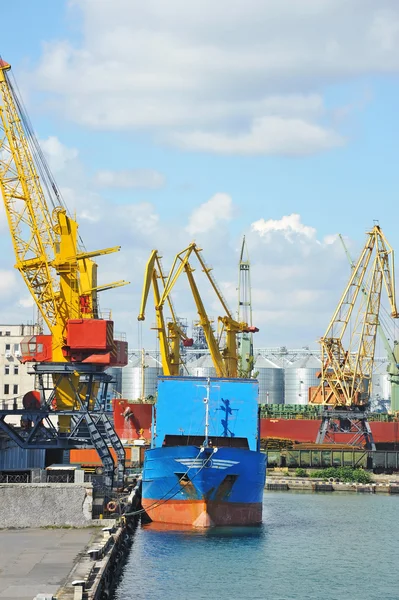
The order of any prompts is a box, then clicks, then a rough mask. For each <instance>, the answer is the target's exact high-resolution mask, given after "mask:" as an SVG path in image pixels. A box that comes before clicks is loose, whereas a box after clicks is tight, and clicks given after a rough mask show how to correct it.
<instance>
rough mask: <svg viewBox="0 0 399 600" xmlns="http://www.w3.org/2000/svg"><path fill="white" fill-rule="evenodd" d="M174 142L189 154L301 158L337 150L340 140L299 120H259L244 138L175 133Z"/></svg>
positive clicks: (198, 133) (330, 131)
mask: <svg viewBox="0 0 399 600" xmlns="http://www.w3.org/2000/svg"><path fill="white" fill-rule="evenodd" d="M173 139H174V141H175V142H176V143H177V144H178V145H179V146H181V147H183V148H187V149H189V150H200V151H205V152H216V153H219V154H280V155H286V156H302V155H308V154H313V153H315V152H320V151H321V150H328V149H329V148H334V147H335V146H341V145H342V144H343V143H344V138H343V137H342V136H340V135H338V134H337V133H335V132H334V131H332V130H329V129H324V128H323V127H320V126H318V125H315V124H313V123H309V122H306V121H304V120H301V119H288V118H282V117H263V118H262V119H257V120H255V121H254V123H253V125H252V127H251V130H250V131H249V132H248V133H244V134H238V135H237V134H236V135H234V134H228V135H225V134H221V133H204V132H201V131H196V132H191V133H179V134H176V135H175V136H173Z"/></svg>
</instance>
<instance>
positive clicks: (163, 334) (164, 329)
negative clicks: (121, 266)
mask: <svg viewBox="0 0 399 600" xmlns="http://www.w3.org/2000/svg"><path fill="white" fill-rule="evenodd" d="M159 280H161V282H162V289H163V291H164V289H165V281H166V277H165V275H164V273H163V268H162V262H161V256H160V255H159V253H158V251H157V250H153V251H152V252H151V255H150V258H149V259H148V262H147V265H146V269H145V275H144V286H143V293H142V298H141V306H140V314H139V316H138V320H139V321H144V319H145V309H146V305H147V300H148V294H149V291H150V287H151V285H152V289H153V293H154V303H155V315H156V330H157V332H158V339H159V347H160V352H161V361H162V368H163V372H164V375H172V376H178V375H180V366H181V358H180V345H181V344H183V345H185V346H192V345H193V340H192V339H191V338H189V337H187V335H186V334H185V332H184V331H183V329H182V327H181V326H180V324H179V322H178V319H177V317H176V313H175V309H174V306H173V302H172V298H171V295H170V294H169V293H168V294H167V295H165V294H161V291H160V288H159V284H158V282H159ZM165 302H167V304H168V306H169V311H170V313H171V321H169V322H168V323H167V325H166V323H165V317H164V305H165Z"/></svg>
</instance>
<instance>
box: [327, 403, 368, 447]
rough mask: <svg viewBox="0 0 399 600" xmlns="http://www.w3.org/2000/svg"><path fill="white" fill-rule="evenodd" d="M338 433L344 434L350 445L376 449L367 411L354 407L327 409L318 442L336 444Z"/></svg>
mask: <svg viewBox="0 0 399 600" xmlns="http://www.w3.org/2000/svg"><path fill="white" fill-rule="evenodd" d="M336 434H340V436H342V435H343V434H344V435H345V437H346V442H345V443H347V444H348V445H349V446H355V447H362V448H366V449H367V450H375V449H376V447H375V443H374V438H373V433H372V431H371V428H370V424H369V422H368V420H367V413H366V412H364V411H360V410H356V409H355V408H352V409H350V410H344V409H341V410H334V409H328V410H325V411H324V412H323V414H322V421H321V425H320V429H319V432H318V434H317V438H316V443H317V444H336V443H340V442H337V441H336V437H335V436H336Z"/></svg>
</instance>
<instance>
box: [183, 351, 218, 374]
mask: <svg viewBox="0 0 399 600" xmlns="http://www.w3.org/2000/svg"><path fill="white" fill-rule="evenodd" d="M187 371H188V374H189V375H190V376H191V377H216V369H215V367H214V365H213V361H212V358H211V356H210V354H204V356H200V357H199V358H198V359H197V360H193V361H191V362H189V363H187Z"/></svg>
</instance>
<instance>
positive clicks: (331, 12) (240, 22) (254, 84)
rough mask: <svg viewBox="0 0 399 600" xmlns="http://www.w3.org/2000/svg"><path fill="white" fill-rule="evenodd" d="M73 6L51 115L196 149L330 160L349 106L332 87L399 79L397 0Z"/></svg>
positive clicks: (41, 70) (45, 73)
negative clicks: (328, 94) (71, 34)
mask: <svg viewBox="0 0 399 600" xmlns="http://www.w3.org/2000/svg"><path fill="white" fill-rule="evenodd" d="M72 5H73V9H72V10H74V11H76V13H75V14H74V15H73V16H74V18H75V19H76V20H80V19H82V25H81V30H82V36H79V37H80V40H81V41H80V42H75V41H66V40H62V41H54V42H51V43H48V42H47V43H45V44H44V52H43V56H42V60H41V61H40V63H39V65H38V67H37V68H36V69H35V70H34V85H35V86H36V87H37V88H39V90H40V91H41V92H42V91H48V92H50V94H51V98H50V100H49V103H48V106H49V108H51V109H53V108H54V106H56V107H57V109H58V110H59V111H61V112H62V114H64V115H66V116H67V117H68V118H69V119H70V120H72V121H75V122H78V123H79V124H83V125H85V126H88V127H93V128H96V129H103V130H110V129H113V130H123V131H125V130H126V129H135V130H137V129H138V130H143V129H147V130H148V129H149V130H151V132H152V134H153V135H154V137H155V138H156V139H157V140H158V141H162V142H165V140H168V141H169V142H171V141H172V142H174V143H178V144H179V145H184V147H191V148H199V149H205V150H207V151H209V150H210V151H217V152H230V153H232V152H237V153H243V152H245V153H252V152H255V153H277V154H279V153H283V154H285V153H288V154H302V153H310V152H317V151H323V150H328V149H329V148H331V147H335V146H337V145H340V144H342V143H343V142H344V139H343V136H342V134H341V133H340V131H339V130H338V129H337V127H338V126H340V125H339V124H338V123H337V122H336V121H334V114H337V110H338V111H339V109H340V107H339V106H335V107H331V108H329V109H326V108H325V107H324V106H323V95H324V92H325V89H326V88H327V86H328V85H330V84H336V83H345V82H346V81H348V80H349V79H354V78H359V77H362V76H363V75H367V74H371V75H378V74H387V73H388V74H389V73H396V72H398V70H399V4H398V3H397V1H396V0H379V2H375V0H303V1H302V2H298V1H297V0H286V1H285V2H276V1H275V0H264V1H263V2H260V1H259V0H248V1H246V2H238V3H235V4H234V7H233V6H232V5H231V2H230V0H218V2H216V3H215V2H214V1H213V0H203V2H201V3H198V4H197V5H196V6H193V3H187V2H184V1H183V0H169V2H155V1H148V2H146V3H145V4H143V3H142V2H139V0H113V1H112V2H111V1H110V0H104V1H102V2H92V1H88V0H75V1H74V2H73V3H72ZM176 15H178V18H177V17H176ZM354 32H356V34H355V35H354ZM352 100H353V99H352V98H347V99H345V100H344V104H345V105H347V104H348V101H349V103H351V101H352ZM273 134H275V138H274V137H273ZM280 136H281V137H282V139H281V140H280V139H279V138H280ZM270 137H271V139H270ZM264 138H266V139H264ZM302 145H303V147H304V148H302Z"/></svg>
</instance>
